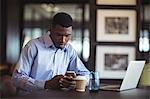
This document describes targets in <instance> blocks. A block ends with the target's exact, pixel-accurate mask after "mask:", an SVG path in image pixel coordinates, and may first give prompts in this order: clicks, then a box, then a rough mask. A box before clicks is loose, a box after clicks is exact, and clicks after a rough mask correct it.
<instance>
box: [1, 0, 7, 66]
mask: <svg viewBox="0 0 150 99" xmlns="http://www.w3.org/2000/svg"><path fill="white" fill-rule="evenodd" d="M6 3H7V1H6V0H0V63H1V64H4V63H5V62H6V8H7V7H6Z"/></svg>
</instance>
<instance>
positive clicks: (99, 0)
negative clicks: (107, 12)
mask: <svg viewBox="0 0 150 99" xmlns="http://www.w3.org/2000/svg"><path fill="white" fill-rule="evenodd" d="M136 2H137V1H136V0H96V4H97V5H136Z"/></svg>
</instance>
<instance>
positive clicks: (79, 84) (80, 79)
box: [74, 76, 86, 92]
mask: <svg viewBox="0 0 150 99" xmlns="http://www.w3.org/2000/svg"><path fill="white" fill-rule="evenodd" d="M74 80H75V81H76V91H79V92H84V91H85V88H86V77H85V76H77V77H76V78H75V79H74Z"/></svg>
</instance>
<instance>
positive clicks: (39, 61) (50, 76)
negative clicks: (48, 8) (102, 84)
mask: <svg viewBox="0 0 150 99" xmlns="http://www.w3.org/2000/svg"><path fill="white" fill-rule="evenodd" d="M72 23H73V22H72V18H71V16H70V15H68V14H67V13H64V12H60V13H57V14H56V15H55V16H54V18H53V20H52V26H51V28H50V31H49V32H48V33H47V34H45V35H44V36H41V37H39V38H36V39H32V40H31V41H29V43H28V44H27V45H26V46H25V47H24V49H23V50H22V53H21V55H20V58H19V61H18V63H17V65H16V68H15V70H14V73H13V76H12V80H13V83H14V85H15V86H16V87H17V89H19V91H26V92H32V91H36V90H40V89H58V88H67V89H69V90H71V89H74V88H75V86H76V82H75V81H74V80H73V77H74V76H75V75H73V76H64V75H65V74H66V71H74V72H75V73H76V74H77V75H84V76H86V77H87V82H88V75H89V71H88V70H87V69H86V68H85V66H84V65H83V63H82V62H81V60H80V59H79V57H78V56H77V53H76V51H75V50H74V49H73V47H72V46H71V45H70V44H69V43H67V42H68V41H69V39H70V38H71V33H72Z"/></svg>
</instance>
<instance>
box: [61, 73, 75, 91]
mask: <svg viewBox="0 0 150 99" xmlns="http://www.w3.org/2000/svg"><path fill="white" fill-rule="evenodd" d="M74 77H75V76H66V75H65V76H64V77H63V78H61V79H60V81H59V83H60V86H61V87H62V88H67V89H69V90H70V89H75V87H76V81H75V80H74Z"/></svg>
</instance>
